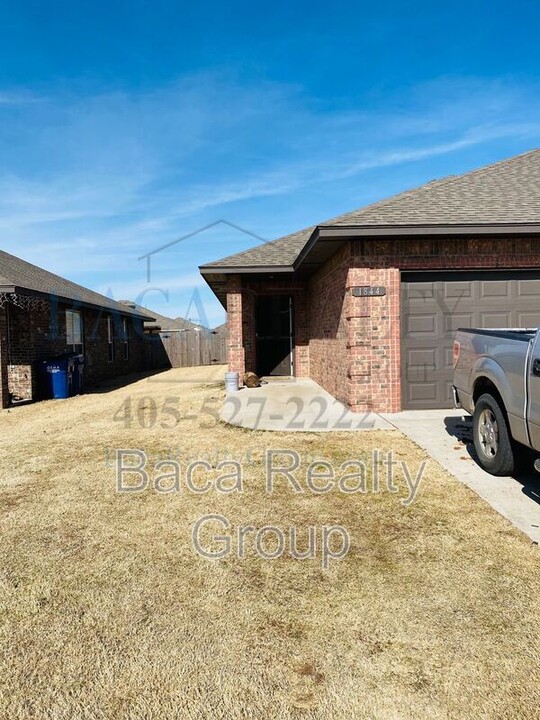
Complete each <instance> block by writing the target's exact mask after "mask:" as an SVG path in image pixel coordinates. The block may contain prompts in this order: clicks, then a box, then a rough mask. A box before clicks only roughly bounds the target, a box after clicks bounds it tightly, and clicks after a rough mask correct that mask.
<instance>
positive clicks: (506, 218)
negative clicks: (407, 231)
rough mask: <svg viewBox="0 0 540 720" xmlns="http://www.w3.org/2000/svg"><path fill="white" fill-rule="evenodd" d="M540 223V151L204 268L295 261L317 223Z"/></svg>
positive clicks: (438, 182)
mask: <svg viewBox="0 0 540 720" xmlns="http://www.w3.org/2000/svg"><path fill="white" fill-rule="evenodd" d="M508 224H515V225H520V224H523V225H533V224H540V149H537V150H532V151H530V152H527V153H524V154H522V155H517V156H516V157H513V158H510V159H509V160H503V161H501V162H498V163H495V164H493V165H488V166H486V167H483V168H480V169H479V170H473V171H472V172H468V173H466V174H464V175H450V176H449V177H446V178H442V179H440V180H434V181H432V182H429V183H427V184H426V185H423V186H421V187H419V188H415V189H413V190H407V191H405V192H402V193H400V194H399V195H394V196H393V197H390V198H387V199H385V200H380V201H379V202H376V203H373V204H372V205H368V206H366V207H364V208H360V209H359V210H354V211H353V212H349V213H346V214H344V215H340V216H338V217H335V218H333V219H331V220H327V221H326V222H323V223H320V224H319V225H318V226H312V227H309V228H306V229H305V230H300V231H298V232H295V233H292V234H291V235H286V236H285V237H282V238H279V239H277V240H274V241H272V242H269V243H265V244H263V245H259V246H257V247H254V248H252V249H250V250H246V251H244V252H241V253H238V254H236V255H230V256H229V257H226V258H223V259H222V260H217V261H215V262H211V263H208V264H207V265H204V266H203V267H202V270H204V268H206V267H207V268H219V267H238V268H241V267H246V266H251V267H253V266H258V265H261V266H272V265H275V266H279V265H288V266H290V265H292V264H293V263H294V261H295V260H296V258H297V257H298V255H299V254H300V252H301V251H302V249H303V248H304V246H305V244H306V243H307V241H308V240H309V238H310V237H311V235H312V233H313V231H314V230H315V228H316V227H355V226H361V227H367V228H369V227H381V226H382V227H400V226H403V227H411V226H413V227H414V226H437V225H444V226H447V225H457V226H459V225H494V226H496V225H508Z"/></svg>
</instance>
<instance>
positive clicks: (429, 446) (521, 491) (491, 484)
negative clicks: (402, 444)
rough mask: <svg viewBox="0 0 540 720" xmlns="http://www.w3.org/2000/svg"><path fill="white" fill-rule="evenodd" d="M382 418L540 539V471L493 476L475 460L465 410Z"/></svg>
mask: <svg viewBox="0 0 540 720" xmlns="http://www.w3.org/2000/svg"><path fill="white" fill-rule="evenodd" d="M382 417H383V418H384V419H385V420H387V421H388V422H390V423H392V425H393V426H394V427H395V428H397V429H398V430H401V432H403V433H404V434H405V435H407V436H408V437H409V438H410V439H411V440H413V441H414V442H415V443H416V444H417V445H420V447H422V448H424V449H425V450H427V452H428V453H429V454H430V455H431V457H432V458H433V459H434V460H437V462H439V463H440V464H441V465H442V466H443V467H444V468H445V469H446V470H448V471H449V472H450V473H452V475H454V476H455V477H456V478H457V479H458V480H460V481H461V482H463V483H465V485H467V486H468V487H470V488H471V490H474V492H476V493H477V494H478V495H480V497H481V498H483V499H484V500H486V502H488V503H489V504H490V505H491V507H492V508H494V509H495V510H497V512H499V513H500V514H501V515H503V516H504V517H505V518H507V519H508V520H509V521H510V522H511V523H512V525H514V526H515V527H516V528H518V529H519V530H522V531H523V532H524V533H525V534H526V535H528V536H529V537H530V538H531V540H533V541H534V542H535V543H538V542H540V474H538V473H536V472H535V471H534V470H531V472H530V473H528V474H527V475H524V476H521V475H520V476H519V477H518V476H516V477H515V478H514V477H494V476H493V475H490V474H489V473H487V472H485V471H484V470H482V468H481V467H480V466H479V465H478V464H477V463H476V461H475V460H474V447H473V445H472V418H471V417H470V416H469V415H467V414H464V413H463V411H462V410H406V411H404V412H401V413H395V414H383V415H382Z"/></svg>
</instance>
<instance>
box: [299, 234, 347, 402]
mask: <svg viewBox="0 0 540 720" xmlns="http://www.w3.org/2000/svg"><path fill="white" fill-rule="evenodd" d="M349 265H350V247H349V245H345V246H344V247H343V248H342V249H341V250H339V251H338V252H337V253H336V254H335V255H334V256H333V257H332V258H330V260H329V261H328V262H327V263H326V264H325V265H324V266H323V267H322V268H321V270H319V272H317V273H316V274H315V275H314V277H313V278H312V279H311V281H310V283H309V286H308V292H307V298H308V300H307V304H308V307H309V372H310V376H311V377H312V378H313V380H315V381H316V382H318V383H319V385H322V386H323V387H324V388H325V389H326V390H328V392H329V393H331V394H332V395H334V397H336V398H337V399H338V400H340V401H341V402H344V403H346V402H347V401H348V380H349V362H350V357H349V350H348V343H349V329H348V321H347V313H346V302H347V295H346V290H347V276H348V271H349Z"/></svg>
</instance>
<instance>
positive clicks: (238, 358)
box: [227, 275, 245, 382]
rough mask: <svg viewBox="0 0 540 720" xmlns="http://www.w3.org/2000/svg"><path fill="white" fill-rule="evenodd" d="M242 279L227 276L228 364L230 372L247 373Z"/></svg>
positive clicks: (236, 276)
mask: <svg viewBox="0 0 540 720" xmlns="http://www.w3.org/2000/svg"><path fill="white" fill-rule="evenodd" d="M242 320H243V314H242V279H241V277H240V276H239V275H230V276H229V277H228V278H227V365H228V367H229V372H237V373H240V382H242V376H243V375H244V373H245V357H244V344H243V332H242V325H243V323H242Z"/></svg>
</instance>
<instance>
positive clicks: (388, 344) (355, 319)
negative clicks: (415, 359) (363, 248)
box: [345, 268, 401, 412]
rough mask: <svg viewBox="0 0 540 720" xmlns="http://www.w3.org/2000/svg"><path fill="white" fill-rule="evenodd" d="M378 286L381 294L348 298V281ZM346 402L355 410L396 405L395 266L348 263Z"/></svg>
mask: <svg viewBox="0 0 540 720" xmlns="http://www.w3.org/2000/svg"><path fill="white" fill-rule="evenodd" d="M361 285H367V286H375V285H382V286H384V287H385V288H386V295H384V296H382V297H353V296H352V294H351V288H352V287H353V286H361ZM346 292H347V298H346V306H345V313H346V319H347V324H348V328H347V331H348V332H347V336H348V339H347V347H348V355H349V369H348V382H347V385H348V387H347V401H348V405H349V407H350V408H351V410H353V411H355V412H366V411H370V410H373V411H375V412H398V411H399V410H400V409H401V369H400V368H401V362H400V332H399V320H400V295H399V294H400V277H399V270H398V269H397V268H384V269H372V268H351V269H350V270H349V272H348V274H347V290H346Z"/></svg>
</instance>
